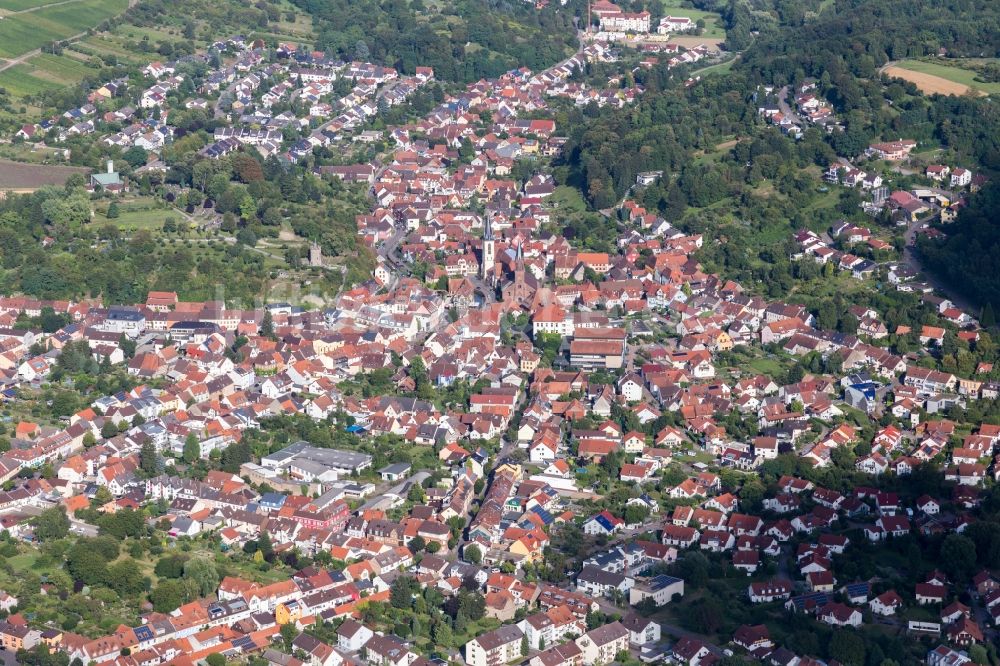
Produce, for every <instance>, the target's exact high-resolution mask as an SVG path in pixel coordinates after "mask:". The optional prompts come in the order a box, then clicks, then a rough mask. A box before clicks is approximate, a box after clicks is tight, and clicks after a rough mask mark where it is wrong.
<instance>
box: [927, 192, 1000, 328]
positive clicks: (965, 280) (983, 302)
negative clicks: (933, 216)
mask: <svg viewBox="0 0 1000 666" xmlns="http://www.w3.org/2000/svg"><path fill="white" fill-rule="evenodd" d="M997 211H1000V183H997V181H991V182H990V183H988V184H987V185H986V186H985V187H984V188H983V189H982V191H980V192H979V193H978V194H977V195H976V196H974V197H972V199H971V201H970V202H969V206H967V207H966V208H964V209H963V210H962V212H961V213H959V215H958V219H957V220H956V221H955V222H954V223H953V224H952V225H950V226H948V227H946V228H945V231H946V232H947V234H948V235H947V238H946V239H945V240H944V241H937V240H934V239H931V238H928V237H927V236H921V237H920V239H919V241H918V248H919V250H920V255H921V258H922V259H923V262H924V265H925V266H927V267H928V268H930V269H931V270H933V271H934V272H935V273H937V274H939V275H940V276H941V277H942V278H943V279H944V280H946V281H947V282H948V283H949V284H951V285H953V286H954V287H955V288H956V289H959V290H960V291H961V292H962V293H964V294H965V295H967V296H968V297H969V298H971V299H972V300H973V301H974V302H975V303H977V304H978V305H980V306H982V308H983V313H982V314H983V316H982V320H983V321H982V324H983V325H984V326H992V325H994V324H995V323H996V316H995V311H996V309H997V308H1000V273H998V272H997V261H998V259H997V258H998V257H1000V215H998V214H997Z"/></svg>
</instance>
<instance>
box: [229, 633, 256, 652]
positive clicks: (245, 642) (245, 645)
mask: <svg viewBox="0 0 1000 666" xmlns="http://www.w3.org/2000/svg"><path fill="white" fill-rule="evenodd" d="M233 647H235V648H239V649H241V650H243V651H244V652H246V651H248V650H251V649H253V647H254V644H253V639H252V638H250V637H249V636H240V637H239V638H237V639H236V640H234V641H233Z"/></svg>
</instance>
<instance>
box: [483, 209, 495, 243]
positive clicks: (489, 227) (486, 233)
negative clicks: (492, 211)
mask: <svg viewBox="0 0 1000 666" xmlns="http://www.w3.org/2000/svg"><path fill="white" fill-rule="evenodd" d="M483 240H484V241H491V240H493V220H492V217H491V216H490V215H489V214H488V213H487V215H486V222H485V223H484V224H483Z"/></svg>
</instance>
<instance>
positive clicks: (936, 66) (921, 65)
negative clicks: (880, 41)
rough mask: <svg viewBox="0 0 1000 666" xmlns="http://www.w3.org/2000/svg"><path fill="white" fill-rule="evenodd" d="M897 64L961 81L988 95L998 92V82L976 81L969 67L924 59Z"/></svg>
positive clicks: (911, 69) (957, 81)
mask: <svg viewBox="0 0 1000 666" xmlns="http://www.w3.org/2000/svg"><path fill="white" fill-rule="evenodd" d="M897 66H898V67H902V68H903V69H908V70H910V71H911V72H920V73H921V74H930V75H932V76H940V77H941V78H942V79H947V80H949V81H954V82H955V83H961V84H962V85H964V86H970V87H975V88H977V89H978V90H981V91H983V92H985V93H988V94H990V95H996V94H1000V83H984V82H982V81H978V80H976V77H977V76H978V74H977V73H976V72H974V71H973V70H971V69H963V68H962V67H958V66H952V65H945V64H942V63H936V62H927V61H924V60H903V61H901V62H899V63H897Z"/></svg>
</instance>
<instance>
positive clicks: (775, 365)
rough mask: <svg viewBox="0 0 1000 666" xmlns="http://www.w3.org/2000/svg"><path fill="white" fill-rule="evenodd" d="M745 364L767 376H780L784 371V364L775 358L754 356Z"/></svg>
mask: <svg viewBox="0 0 1000 666" xmlns="http://www.w3.org/2000/svg"><path fill="white" fill-rule="evenodd" d="M747 365H748V366H750V368H751V369H753V370H754V371H756V372H759V373H760V374H762V375H767V376H769V377H780V376H781V375H783V374H784V372H785V368H784V366H783V365H782V364H781V362H780V361H779V360H778V359H775V358H755V359H753V360H752V361H750V362H749V363H747Z"/></svg>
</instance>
